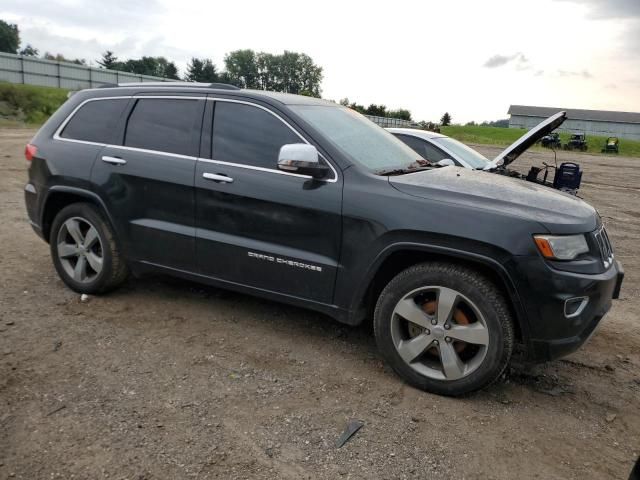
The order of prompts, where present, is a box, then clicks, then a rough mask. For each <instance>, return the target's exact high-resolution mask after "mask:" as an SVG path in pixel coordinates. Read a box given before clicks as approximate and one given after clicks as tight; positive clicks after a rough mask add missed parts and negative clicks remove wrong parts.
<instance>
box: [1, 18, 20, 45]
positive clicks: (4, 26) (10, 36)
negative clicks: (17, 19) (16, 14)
mask: <svg viewBox="0 0 640 480" xmlns="http://www.w3.org/2000/svg"><path fill="white" fill-rule="evenodd" d="M19 46H20V31H19V30H18V26H17V25H16V24H14V23H7V22H5V21H4V20H0V52H7V53H18V47H19Z"/></svg>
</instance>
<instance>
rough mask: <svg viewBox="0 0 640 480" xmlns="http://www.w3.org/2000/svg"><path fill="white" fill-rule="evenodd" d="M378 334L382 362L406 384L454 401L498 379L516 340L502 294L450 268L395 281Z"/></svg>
mask: <svg viewBox="0 0 640 480" xmlns="http://www.w3.org/2000/svg"><path fill="white" fill-rule="evenodd" d="M441 304H442V305H441ZM446 305H451V308H446ZM441 306H442V308H440V307H441ZM398 312H400V313H398ZM407 318H411V319H412V320H411V321H409V320H407ZM414 322H416V323H414ZM433 322H436V323H435V324H433ZM374 333H375V338H376V343H377V344H378V348H379V350H380V352H381V354H382V356H383V357H384V359H385V360H386V361H387V363H388V364H389V365H390V366H391V368H393V370H394V371H395V372H396V373H397V374H398V375H399V376H400V377H401V378H403V379H404V380H405V381H406V382H407V383H409V384H411V385H413V386H414V387H417V388H420V389H422V390H425V391H428V392H432V393H437V394H440V395H448V396H459V395H464V394H467V393H470V392H473V391H476V390H479V389H482V388H484V387H486V386H488V385H490V384H491V383H493V382H494V381H496V380H497V379H498V378H499V377H500V375H501V374H502V373H503V372H504V370H505V368H506V367H507V365H508V363H509V360H510V358H511V353H512V351H513V341H514V330H513V322H512V319H511V315H510V313H509V309H508V307H507V302H506V300H505V298H504V296H503V295H502V293H501V292H500V290H499V289H498V288H497V287H496V286H495V285H494V284H493V283H492V282H491V281H490V280H488V279H487V278H486V277H484V276H482V275H481V274H479V273H478V272H476V271H474V270H471V269H468V268H465V267H462V266H458V265H454V264H448V263H423V264H419V265H415V266H413V267H410V268H408V269H406V270H404V271H403V272H401V273H399V274H398V275H397V276H396V277H395V278H393V280H391V281H390V282H389V283H388V284H387V286H386V287H385V288H384V290H383V291H382V293H381V294H380V297H379V298H378V302H377V304H376V308H375V313H374ZM461 337H462V338H465V339H466V340H468V341H462V340H461ZM483 342H484V343H483ZM423 347H424V348H423ZM452 352H453V354H452ZM414 356H415V358H414V359H413V360H411V358H413V357H414ZM458 360H459V362H458ZM445 364H446V365H447V368H445Z"/></svg>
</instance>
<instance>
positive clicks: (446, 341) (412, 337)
mask: <svg viewBox="0 0 640 480" xmlns="http://www.w3.org/2000/svg"><path fill="white" fill-rule="evenodd" d="M391 337H392V340H393V344H394V346H395V348H396V351H397V352H398V354H399V355H400V357H401V358H402V359H403V360H404V362H405V363H406V364H407V365H409V366H410V367H411V368H413V369H414V370H415V371H416V372H418V373H420V374H421V375H424V376H426V377H429V378H433V379H437V380H458V379H461V378H464V377H466V376H468V375H470V374H471V373H473V372H474V371H475V370H476V369H478V367H480V365H481V364H482V361H483V360H484V358H485V356H486V354H487V347H488V345H489V341H490V338H489V337H490V335H489V329H488V327H487V323H486V321H485V319H484V316H483V315H482V313H481V311H480V309H479V308H478V307H477V306H476V305H475V304H474V303H473V302H472V301H471V300H470V299H469V298H467V297H465V296H464V295H462V293H460V292H458V291H456V290H453V289H451V288H446V287H441V286H427V287H422V288H419V289H416V290H413V291H411V292H409V293H408V294H407V295H405V296H404V297H403V298H402V299H401V300H400V301H399V302H398V303H397V304H396V307H395V308H394V310H393V314H392V319H391Z"/></svg>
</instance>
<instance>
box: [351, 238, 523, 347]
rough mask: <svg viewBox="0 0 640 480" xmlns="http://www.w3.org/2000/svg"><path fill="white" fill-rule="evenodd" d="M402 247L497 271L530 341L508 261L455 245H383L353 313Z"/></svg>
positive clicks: (414, 243) (354, 298)
mask: <svg viewBox="0 0 640 480" xmlns="http://www.w3.org/2000/svg"><path fill="white" fill-rule="evenodd" d="M401 250H419V251H422V252H425V253H431V254H434V255H444V256H447V257H454V258H456V259H460V260H463V261H464V260H470V261H473V262H474V263H480V264H482V265H484V266H485V267H488V268H490V269H491V270H492V271H493V272H495V273H496V274H497V275H498V277H499V278H500V280H501V281H502V283H503V284H504V285H505V286H506V290H507V291H506V294H507V295H508V299H507V300H508V301H509V302H510V303H511V305H512V306H513V309H514V313H515V316H516V318H515V319H514V320H515V321H516V322H518V326H519V327H520V331H521V333H522V337H523V340H524V342H525V343H528V342H529V339H530V335H529V328H528V320H527V314H526V311H525V309H524V306H523V304H522V301H521V299H520V295H519V294H518V290H517V288H516V284H515V282H514V281H513V279H512V277H511V274H510V273H509V271H508V270H507V269H506V268H505V266H504V264H502V263H501V262H499V261H498V260H496V259H494V258H491V257H489V256H486V255H482V254H479V253H475V252H469V251H466V250H459V249H456V248H451V247H444V246H440V245H431V244H426V243H417V242H396V243H392V244H390V245H387V246H386V247H385V248H383V249H382V250H381V251H380V252H379V253H378V255H377V256H376V258H375V259H374V261H373V262H372V263H371V265H370V266H369V269H368V270H367V273H366V274H365V276H364V278H363V281H362V282H359V288H358V290H357V291H356V294H355V295H354V297H353V300H352V302H351V308H350V309H349V312H350V314H351V315H353V314H354V313H355V312H356V311H357V310H358V305H360V304H361V303H362V302H363V300H364V299H365V296H366V294H367V291H368V289H369V286H370V285H371V283H372V281H373V279H374V278H375V276H376V274H377V273H378V271H379V269H380V267H381V265H382V264H383V263H384V261H385V260H386V259H387V258H388V257H389V256H390V255H391V254H393V253H395V252H397V251H401Z"/></svg>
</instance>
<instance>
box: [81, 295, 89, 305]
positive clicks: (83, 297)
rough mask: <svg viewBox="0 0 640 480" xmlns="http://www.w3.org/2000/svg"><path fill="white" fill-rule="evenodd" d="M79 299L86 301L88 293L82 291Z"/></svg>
mask: <svg viewBox="0 0 640 480" xmlns="http://www.w3.org/2000/svg"><path fill="white" fill-rule="evenodd" d="M80 301H81V302H82V303H86V302H88V301H89V295H87V294H86V293H83V294H82V295H80Z"/></svg>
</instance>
